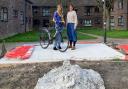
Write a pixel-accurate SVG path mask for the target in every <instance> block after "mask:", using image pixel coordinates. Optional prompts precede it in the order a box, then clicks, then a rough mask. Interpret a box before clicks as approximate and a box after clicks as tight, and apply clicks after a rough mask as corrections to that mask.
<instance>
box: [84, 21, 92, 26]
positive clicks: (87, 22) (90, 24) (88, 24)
mask: <svg viewBox="0 0 128 89" xmlns="http://www.w3.org/2000/svg"><path fill="white" fill-rule="evenodd" d="M84 25H85V26H92V20H85V21H84Z"/></svg>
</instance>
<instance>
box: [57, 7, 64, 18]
mask: <svg viewBox="0 0 128 89" xmlns="http://www.w3.org/2000/svg"><path fill="white" fill-rule="evenodd" d="M59 6H60V11H58V13H59V15H62V14H63V8H62V5H61V4H58V5H57V9H58V7H59Z"/></svg>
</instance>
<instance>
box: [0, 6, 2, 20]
mask: <svg viewBox="0 0 128 89" xmlns="http://www.w3.org/2000/svg"><path fill="white" fill-rule="evenodd" d="M1 20H2V9H1V8H0V21H1Z"/></svg>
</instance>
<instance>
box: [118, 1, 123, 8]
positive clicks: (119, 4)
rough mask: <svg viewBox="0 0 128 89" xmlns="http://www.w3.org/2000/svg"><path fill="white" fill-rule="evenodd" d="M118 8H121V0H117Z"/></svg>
mask: <svg viewBox="0 0 128 89" xmlns="http://www.w3.org/2000/svg"><path fill="white" fill-rule="evenodd" d="M118 8H119V9H123V0H118Z"/></svg>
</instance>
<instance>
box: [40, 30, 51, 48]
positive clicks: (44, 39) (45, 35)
mask: <svg viewBox="0 0 128 89" xmlns="http://www.w3.org/2000/svg"><path fill="white" fill-rule="evenodd" d="M49 44H50V34H49V32H48V30H47V29H43V30H42V31H41V34H40V46H41V47H42V48H43V49H46V48H48V46H49Z"/></svg>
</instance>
